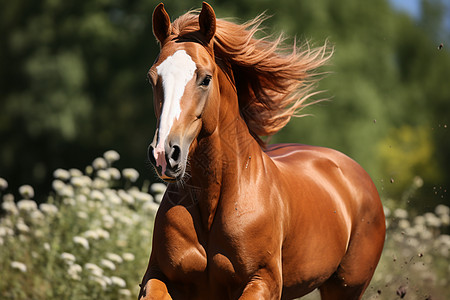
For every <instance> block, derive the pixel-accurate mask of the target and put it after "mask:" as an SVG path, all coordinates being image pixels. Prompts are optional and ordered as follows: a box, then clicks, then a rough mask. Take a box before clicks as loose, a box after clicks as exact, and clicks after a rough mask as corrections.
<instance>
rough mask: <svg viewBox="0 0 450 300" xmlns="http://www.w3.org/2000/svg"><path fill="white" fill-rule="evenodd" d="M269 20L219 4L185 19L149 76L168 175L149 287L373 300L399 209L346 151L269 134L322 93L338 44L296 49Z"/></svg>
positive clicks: (161, 167)
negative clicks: (272, 30) (220, 8)
mask: <svg viewBox="0 0 450 300" xmlns="http://www.w3.org/2000/svg"><path fill="white" fill-rule="evenodd" d="M261 22H262V18H261V17H258V18H256V19H255V20H253V21H250V22H248V23H245V24H243V25H238V24H234V23H232V22H229V21H225V20H221V19H216V17H215V14H214V11H213V9H212V8H211V7H210V6H209V5H208V4H206V3H203V8H202V10H201V12H200V14H198V13H196V12H189V13H187V14H185V15H183V16H181V17H179V18H178V19H177V20H175V21H174V22H173V23H171V21H170V18H169V16H168V14H167V12H166V11H165V9H164V6H163V4H159V5H158V6H157V7H156V8H155V11H154V13H153V32H154V35H155V36H156V38H157V40H158V41H159V43H160V45H161V49H160V53H159V56H158V58H157V59H156V61H155V63H154V65H153V66H152V67H151V69H150V71H149V73H148V78H149V81H150V82H151V84H152V86H153V91H154V108H155V113H156V117H157V120H158V123H157V130H156V133H155V136H154V140H153V142H152V144H151V145H150V146H149V149H148V155H149V159H150V161H151V162H152V164H153V165H154V166H155V169H156V171H157V173H158V175H159V176H160V177H161V178H162V179H163V180H165V181H166V182H168V183H169V184H168V187H167V191H166V193H165V195H164V198H163V200H162V202H161V206H160V208H159V210H158V212H157V215H156V219H155V224H154V232H153V247H152V252H151V255H150V261H149V264H148V269H147V271H146V273H145V275H144V277H143V280H142V284H141V291H140V295H139V298H140V299H292V298H296V297H301V296H303V295H305V294H307V293H309V292H311V291H313V290H314V289H316V288H318V289H319V290H320V293H321V297H322V299H360V298H361V297H362V295H363V293H364V290H365V289H366V287H367V286H368V284H369V282H370V280H371V278H372V275H373V273H374V271H375V268H376V266H377V263H378V260H379V258H380V255H381V251H382V248H383V244H384V238H385V219H384V214H383V208H382V205H381V202H380V198H379V196H378V193H377V190H376V188H375V186H374V184H373V182H372V181H371V179H370V178H369V176H368V175H367V173H366V172H365V171H364V170H363V169H362V168H361V167H360V166H359V165H358V164H357V163H356V162H354V161H353V160H351V159H350V158H348V157H347V156H345V155H343V154H341V153H340V152H337V151H335V150H331V149H326V148H321V147H314V146H306V145H297V144H280V145H272V146H267V147H266V146H265V145H264V143H263V142H262V140H261V139H260V138H259V136H268V135H271V134H274V133H275V132H277V131H278V130H279V129H281V128H282V127H283V126H284V125H285V124H286V123H287V122H288V121H289V119H290V118H291V117H292V116H293V115H294V114H295V113H296V111H297V109H299V108H301V107H302V106H304V103H305V102H304V101H305V100H306V99H307V98H308V97H309V96H310V95H311V94H312V92H311V87H312V83H314V77H311V75H312V74H313V73H312V71H314V70H315V69H317V67H319V66H321V65H322V64H323V63H324V62H325V61H326V60H327V59H328V58H329V56H330V54H329V53H330V52H329V51H328V50H327V47H326V45H325V46H323V47H320V48H317V49H311V48H309V47H308V48H302V49H303V50H297V49H295V46H294V47H293V48H294V49H293V50H292V49H291V50H292V51H291V52H289V53H286V51H285V50H287V49H285V48H282V47H281V46H280V43H281V40H280V39H277V40H275V41H269V40H267V39H265V38H263V39H257V38H256V37H255V33H256V32H258V28H259V25H260V23H261Z"/></svg>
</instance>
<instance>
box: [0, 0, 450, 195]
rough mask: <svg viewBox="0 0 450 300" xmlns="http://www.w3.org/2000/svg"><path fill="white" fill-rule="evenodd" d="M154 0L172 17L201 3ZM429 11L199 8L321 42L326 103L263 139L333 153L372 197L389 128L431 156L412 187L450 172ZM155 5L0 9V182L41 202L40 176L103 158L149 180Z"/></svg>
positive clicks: (435, 11)
mask: <svg viewBox="0 0 450 300" xmlns="http://www.w3.org/2000/svg"><path fill="white" fill-rule="evenodd" d="M164 2H165V5H166V9H167V11H168V12H169V14H170V16H171V17H172V19H174V18H175V17H177V16H179V15H181V14H182V13H184V12H186V11H187V10H189V9H192V8H198V7H200V4H201V3H200V2H198V1H193V0H187V1H175V0H168V1H164ZM442 3H443V2H442V1H440V0H423V4H422V15H421V19H420V20H419V21H418V22H415V21H414V20H412V19H411V17H409V16H408V15H405V14H403V13H399V12H396V11H394V10H393V9H392V7H391V6H390V5H389V2H388V1H387V0H373V1H365V2H362V1H358V0H341V1H333V0H316V1H306V0H302V1H297V0H279V1H276V2H274V1H268V0H263V1H254V0H239V1H234V0H233V1H230V0H227V1H224V0H215V1H211V4H212V5H213V7H214V9H215V11H216V13H217V16H218V17H233V18H234V19H235V20H237V22H243V21H246V20H248V19H250V18H253V17H255V16H256V15H258V14H260V13H261V12H264V11H266V12H267V14H268V15H272V16H273V17H272V18H270V19H269V20H267V21H266V22H265V25H266V27H267V29H266V33H267V34H272V33H273V34H277V33H278V32H280V31H284V32H285V33H286V34H287V35H288V36H291V37H292V36H295V35H297V36H298V40H300V41H304V40H310V44H311V45H313V46H314V45H321V44H322V43H323V42H324V41H325V40H328V41H329V43H330V44H331V45H332V46H333V47H334V50H335V53H334V58H333V59H332V61H331V64H330V65H329V66H327V67H325V68H324V69H323V70H322V71H325V72H329V74H328V75H327V76H326V77H325V79H324V80H323V81H322V82H321V83H320V85H319V89H322V90H326V92H325V93H323V94H322V96H323V97H324V98H330V99H331V101H326V102H322V103H321V104H317V105H314V106H311V107H310V108H307V109H306V110H305V111H304V112H305V113H310V114H312V115H314V117H307V118H301V119H293V120H292V121H291V123H290V124H289V125H288V126H287V127H286V128H285V129H283V130H282V131H281V132H280V133H279V134H278V135H276V136H275V137H274V138H273V139H272V142H300V143H308V144H316V145H322V146H327V147H332V148H336V149H338V150H341V151H343V152H344V153H346V154H349V155H350V156H352V157H354V158H355V159H356V160H357V161H358V162H359V163H361V164H362V165H363V167H365V168H366V169H367V170H368V171H369V173H370V174H371V175H372V177H373V178H374V180H375V182H376V183H377V184H378V185H379V187H380V186H381V182H382V180H383V182H387V181H389V178H390V176H392V175H391V174H392V170H391V168H392V167H393V166H395V165H396V164H397V163H399V160H398V159H399V158H398V157H399V156H398V153H401V151H403V150H401V149H403V148H401V147H404V144H402V143H401V137H402V136H403V135H402V134H400V133H398V132H403V131H402V130H403V129H402V128H415V129H417V130H419V131H420V132H422V131H426V132H427V133H426V134H425V135H424V136H426V139H424V138H422V141H423V140H426V141H427V143H428V146H427V147H429V149H431V150H430V151H431V152H430V154H429V155H427V156H420V157H421V159H422V160H427V161H420V163H417V165H416V166H411V168H409V169H408V170H413V171H411V172H417V173H420V172H421V170H422V168H421V167H420V166H423V165H429V166H431V167H432V168H431V170H429V171H427V172H424V173H423V174H414V175H420V176H423V177H424V181H425V185H426V184H427V183H428V184H437V183H439V184H448V182H449V180H450V171H448V170H447V169H448V168H443V166H448V165H450V138H449V134H448V132H449V130H450V129H448V128H447V126H450V122H449V118H450V113H449V108H450V101H449V99H450V86H449V85H448V83H447V81H448V78H450V55H449V51H448V47H445V46H444V48H443V49H441V50H438V49H437V46H438V45H439V43H440V41H439V39H440V38H442V36H448V34H449V31H448V28H446V27H445V26H444V22H443V21H442V18H443V16H444V14H443V13H442V9H443V7H444V6H443V5H442ZM155 4H156V2H152V1H143V0H132V1H125V0H95V1H87V0H84V1H74V0H66V1H62V0H43V1H37V2H36V1H25V0H17V1H14V2H6V1H5V0H0V7H2V9H1V10H0V38H1V42H0V65H1V68H0V91H1V94H0V141H1V147H0V176H2V177H6V178H7V179H8V181H9V182H10V183H13V185H14V184H16V186H17V185H19V184H22V183H31V184H33V185H35V186H37V187H38V188H37V192H38V193H39V190H40V189H41V190H42V192H43V193H44V192H46V189H48V180H50V178H51V176H50V172H51V171H52V170H54V169H56V168H58V167H65V168H68V167H78V168H84V166H85V165H87V164H88V163H90V160H91V159H92V158H93V157H95V156H96V155H99V154H101V153H102V152H103V151H105V150H107V149H110V148H113V149H115V150H117V151H119V152H120V153H121V155H122V159H121V164H122V165H121V166H119V167H122V166H124V165H127V166H132V167H135V168H137V169H139V170H140V171H141V173H142V172H144V174H145V175H143V176H141V178H142V177H144V178H150V179H152V180H153V179H154V177H153V175H152V174H153V172H152V171H150V170H149V168H148V167H147V165H146V162H145V161H146V148H147V145H148V143H149V141H150V140H151V138H152V135H153V132H154V125H155V121H154V114H153V108H152V105H151V88H150V86H149V85H148V84H147V83H146V72H147V70H148V68H149V67H150V65H151V64H152V62H153V60H154V59H155V57H156V55H157V53H158V45H157V44H156V42H155V39H154V38H153V36H152V29H151V13H152V11H153V9H154V6H155ZM287 42H291V43H292V42H293V39H292V38H290V39H288V40H287ZM417 138H419V136H418V137H417ZM392 139H398V140H397V142H396V143H393V142H392V144H394V146H395V147H398V148H396V149H393V150H392V151H393V154H389V153H384V152H383V153H381V152H380V149H385V150H386V149H387V150H386V151H389V149H391V148H386V144H387V143H391V141H392ZM419 143H420V142H419ZM397 145H398V146H397ZM433 149H434V150H433ZM399 151H400V152H399ZM394 154H395V155H394ZM417 155H418V154H417ZM418 158H419V155H418V156H417V157H414V158H411V159H409V160H408V162H405V163H408V164H409V163H415V162H418ZM399 168H400V167H399ZM430 174H442V176H441V177H440V178H439V179H436V177H435V176H434V175H433V176H431V175H430ZM405 180H406V179H405ZM398 190H399V189H398V188H397V187H395V186H394V185H391V186H385V189H384V191H383V193H384V194H386V195H391V196H393V197H395V196H398V193H399V191H398Z"/></svg>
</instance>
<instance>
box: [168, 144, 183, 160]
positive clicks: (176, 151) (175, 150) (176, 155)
mask: <svg viewBox="0 0 450 300" xmlns="http://www.w3.org/2000/svg"><path fill="white" fill-rule="evenodd" d="M180 154H181V149H180V147H179V146H178V145H173V146H172V152H171V153H170V159H171V160H173V161H174V162H175V163H176V162H178V160H179V159H180Z"/></svg>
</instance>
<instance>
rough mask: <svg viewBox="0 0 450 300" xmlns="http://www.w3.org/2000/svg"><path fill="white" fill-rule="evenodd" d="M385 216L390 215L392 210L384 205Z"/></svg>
mask: <svg viewBox="0 0 450 300" xmlns="http://www.w3.org/2000/svg"><path fill="white" fill-rule="evenodd" d="M383 210H384V216H385V217H389V216H390V215H391V210H390V209H389V207H387V206H383Z"/></svg>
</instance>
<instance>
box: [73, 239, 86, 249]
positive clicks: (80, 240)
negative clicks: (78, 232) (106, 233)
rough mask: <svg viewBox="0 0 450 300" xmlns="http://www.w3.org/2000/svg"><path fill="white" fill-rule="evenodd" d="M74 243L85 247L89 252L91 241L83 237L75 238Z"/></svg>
mask: <svg viewBox="0 0 450 300" xmlns="http://www.w3.org/2000/svg"><path fill="white" fill-rule="evenodd" d="M73 242H74V243H75V244H78V245H81V246H83V247H84V248H85V249H86V250H89V241H88V240H87V239H86V238H84V237H82V236H74V237H73Z"/></svg>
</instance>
